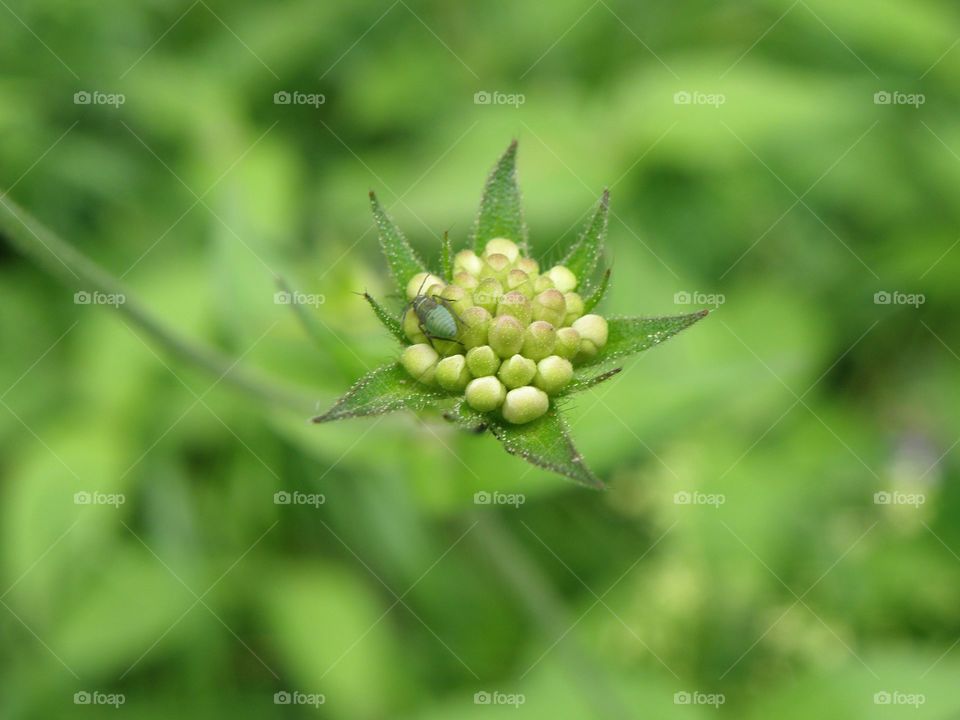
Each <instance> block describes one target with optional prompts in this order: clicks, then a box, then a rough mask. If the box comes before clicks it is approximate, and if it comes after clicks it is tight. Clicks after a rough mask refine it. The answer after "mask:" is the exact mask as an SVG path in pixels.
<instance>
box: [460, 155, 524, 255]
mask: <svg viewBox="0 0 960 720" xmlns="http://www.w3.org/2000/svg"><path fill="white" fill-rule="evenodd" d="M472 237H473V249H474V250H475V251H476V252H477V253H480V252H483V248H484V245H486V242H487V241H488V240H491V239H493V238H496V237H503V238H508V239H510V240H513V241H514V242H516V243H517V244H518V245H520V246H521V247H522V248H523V250H524V253H527V252H528V250H527V226H526V223H525V222H524V219H523V202H522V198H521V195H520V185H519V180H518V178H517V141H516V140H513V141H512V142H511V143H510V145H509V146H508V147H507V149H506V151H505V152H504V153H503V155H501V156H500V159H499V160H498V161H497V164H496V165H494V167H493V170H491V172H490V175H489V176H488V177H487V182H486V184H485V185H484V188H483V196H482V197H481V199H480V210H479V212H478V213H477V219H476V221H475V222H474V226H473V232H472Z"/></svg>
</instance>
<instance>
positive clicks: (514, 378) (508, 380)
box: [497, 355, 537, 388]
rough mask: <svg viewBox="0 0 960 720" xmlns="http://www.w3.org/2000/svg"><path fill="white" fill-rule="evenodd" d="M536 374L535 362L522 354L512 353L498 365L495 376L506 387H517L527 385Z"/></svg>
mask: <svg viewBox="0 0 960 720" xmlns="http://www.w3.org/2000/svg"><path fill="white" fill-rule="evenodd" d="M536 374H537V364H536V363H535V362H534V361H533V360H531V359H530V358H525V357H524V356H523V355H512V356H511V357H508V358H507V359H506V360H504V361H503V363H502V364H501V365H500V370H498V371H497V377H498V378H500V382H502V383H503V384H504V385H506V386H507V387H508V388H518V387H523V386H524V385H529V384H530V381H531V380H533V376H534V375H536Z"/></svg>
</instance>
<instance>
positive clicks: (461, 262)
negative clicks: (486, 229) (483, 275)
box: [453, 250, 483, 276]
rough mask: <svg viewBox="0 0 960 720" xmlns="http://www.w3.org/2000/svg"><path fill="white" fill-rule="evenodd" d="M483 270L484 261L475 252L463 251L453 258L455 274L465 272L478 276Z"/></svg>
mask: <svg viewBox="0 0 960 720" xmlns="http://www.w3.org/2000/svg"><path fill="white" fill-rule="evenodd" d="M481 270H483V259H482V258H481V257H480V256H479V255H477V254H476V253H475V252H474V251H473V250H461V251H460V252H458V253H457V254H456V255H454V256H453V271H454V273H457V272H460V271H463V272H465V273H469V274H470V275H474V276H476V275H479V274H480V271H481Z"/></svg>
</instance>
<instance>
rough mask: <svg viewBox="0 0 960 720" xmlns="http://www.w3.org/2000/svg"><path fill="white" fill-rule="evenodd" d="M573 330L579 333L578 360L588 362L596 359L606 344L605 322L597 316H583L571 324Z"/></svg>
mask: <svg viewBox="0 0 960 720" xmlns="http://www.w3.org/2000/svg"><path fill="white" fill-rule="evenodd" d="M573 329H574V330H576V331H577V332H578V333H580V352H579V353H578V354H577V358H578V359H581V360H589V359H590V358H594V357H596V356H597V354H598V353H599V352H600V351H601V350H603V346H604V345H606V344H607V321H606V320H604V319H603V318H602V317H600V316H599V315H584V316H583V317H582V318H580V319H579V320H577V321H576V322H574V323H573Z"/></svg>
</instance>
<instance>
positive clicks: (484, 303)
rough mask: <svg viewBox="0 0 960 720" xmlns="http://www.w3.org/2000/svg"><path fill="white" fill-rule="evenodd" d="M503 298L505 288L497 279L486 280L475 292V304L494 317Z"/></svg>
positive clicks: (482, 281) (481, 282)
mask: <svg viewBox="0 0 960 720" xmlns="http://www.w3.org/2000/svg"><path fill="white" fill-rule="evenodd" d="M502 296H503V286H502V285H500V281H499V280H497V279H496V278H492V277H490V278H484V279H483V280H481V281H480V284H479V285H477V288H476V290H474V291H473V304H474V305H479V306H480V307H482V308H485V309H486V311H487V312H488V313H490V314H491V315H493V313H495V312H496V311H497V303H498V302H500V298H501V297H502Z"/></svg>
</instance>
